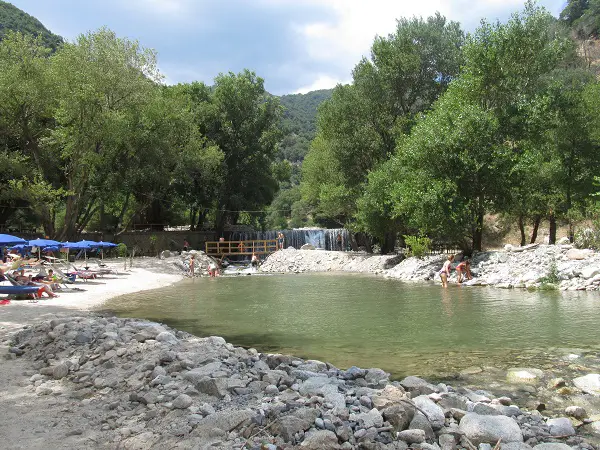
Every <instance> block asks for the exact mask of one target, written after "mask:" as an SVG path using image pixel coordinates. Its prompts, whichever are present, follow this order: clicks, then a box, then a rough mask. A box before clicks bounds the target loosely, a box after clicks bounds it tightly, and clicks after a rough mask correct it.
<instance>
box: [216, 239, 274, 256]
mask: <svg viewBox="0 0 600 450" xmlns="http://www.w3.org/2000/svg"><path fill="white" fill-rule="evenodd" d="M205 251H206V254H207V255H213V256H214V255H252V253H255V254H257V255H264V254H268V253H273V252H276V251H277V239H261V240H257V241H220V242H206V243H205Z"/></svg>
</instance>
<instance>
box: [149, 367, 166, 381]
mask: <svg viewBox="0 0 600 450" xmlns="http://www.w3.org/2000/svg"><path fill="white" fill-rule="evenodd" d="M166 374H167V371H166V370H165V368H164V367H163V366H156V367H155V368H154V369H153V370H152V374H151V375H150V379H151V380H153V379H154V378H156V377H158V376H163V375H166Z"/></svg>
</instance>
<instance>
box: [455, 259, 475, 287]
mask: <svg viewBox="0 0 600 450" xmlns="http://www.w3.org/2000/svg"><path fill="white" fill-rule="evenodd" d="M463 273H464V274H465V276H466V278H467V280H472V279H473V275H471V261H470V260H469V258H465V259H463V260H462V261H461V262H460V263H459V264H458V266H456V276H457V277H458V282H459V283H462V281H463Z"/></svg>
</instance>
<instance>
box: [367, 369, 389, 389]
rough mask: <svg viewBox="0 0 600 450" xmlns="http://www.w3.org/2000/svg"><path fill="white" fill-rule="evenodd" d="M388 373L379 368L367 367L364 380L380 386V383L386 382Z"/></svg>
mask: <svg viewBox="0 0 600 450" xmlns="http://www.w3.org/2000/svg"><path fill="white" fill-rule="evenodd" d="M389 377H390V374H389V373H387V372H384V371H383V370H381V369H369V370H367V374H366V375H365V381H366V382H367V383H368V384H369V385H371V386H375V387H377V386H380V385H381V384H383V383H385V382H387V380H388V379H389ZM382 387H383V386H382Z"/></svg>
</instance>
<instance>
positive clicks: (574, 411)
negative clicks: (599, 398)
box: [565, 406, 587, 420]
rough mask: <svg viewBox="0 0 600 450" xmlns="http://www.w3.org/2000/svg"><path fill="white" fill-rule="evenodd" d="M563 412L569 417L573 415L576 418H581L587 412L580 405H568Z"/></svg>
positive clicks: (584, 416) (583, 417)
mask: <svg viewBox="0 0 600 450" xmlns="http://www.w3.org/2000/svg"><path fill="white" fill-rule="evenodd" d="M565 414H566V415H567V416H569V417H575V418H576V419H577V420H583V419H585V418H586V417H587V412H586V410H585V409H583V408H582V407H581V406H568V407H567V408H566V409H565Z"/></svg>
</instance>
